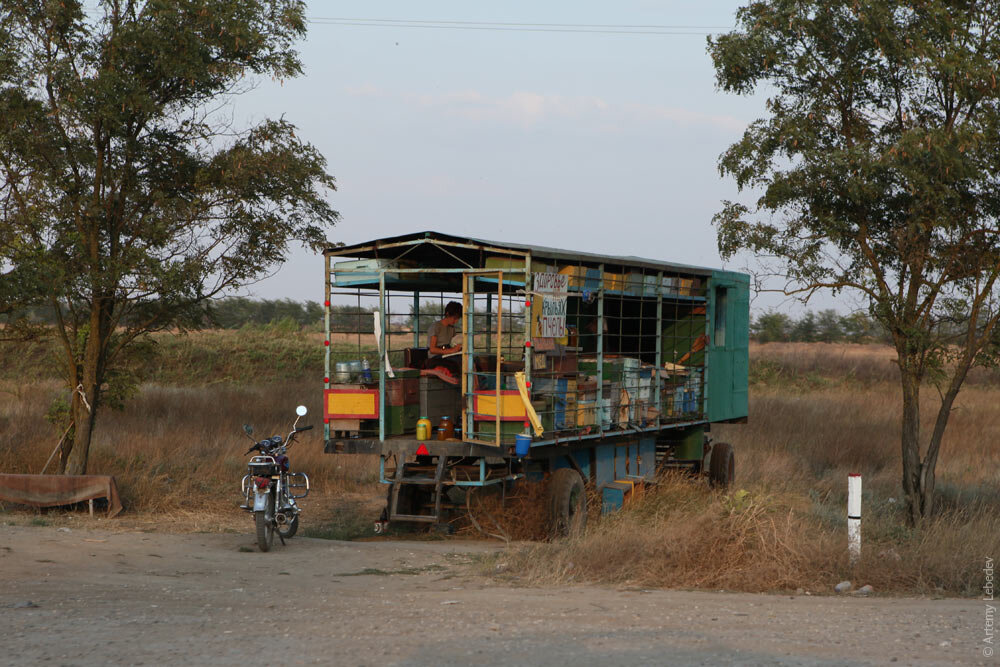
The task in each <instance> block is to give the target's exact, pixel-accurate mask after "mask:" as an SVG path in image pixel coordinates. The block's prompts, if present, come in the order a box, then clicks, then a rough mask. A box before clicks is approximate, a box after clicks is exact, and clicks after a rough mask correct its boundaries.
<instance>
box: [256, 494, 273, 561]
mask: <svg viewBox="0 0 1000 667" xmlns="http://www.w3.org/2000/svg"><path fill="white" fill-rule="evenodd" d="M268 504H270V503H268ZM253 518H254V522H255V523H256V524H257V546H258V547H260V550H261V551H270V550H271V545H272V544H274V519H270V520H269V519H268V518H267V512H254V513H253Z"/></svg>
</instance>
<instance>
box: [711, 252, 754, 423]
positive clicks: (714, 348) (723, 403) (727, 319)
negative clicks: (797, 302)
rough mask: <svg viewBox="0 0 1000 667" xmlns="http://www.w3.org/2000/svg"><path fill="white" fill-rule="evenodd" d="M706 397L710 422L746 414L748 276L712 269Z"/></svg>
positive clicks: (748, 348)
mask: <svg viewBox="0 0 1000 667" xmlns="http://www.w3.org/2000/svg"><path fill="white" fill-rule="evenodd" d="M707 299H708V336H709V342H708V357H707V359H706V369H705V373H706V374H707V376H708V377H707V379H706V384H707V392H706V399H707V401H708V407H707V414H708V420H709V421H711V422H719V421H728V420H734V419H741V418H744V417H746V416H747V414H748V405H747V385H748V383H749V369H750V358H749V357H750V277H749V276H747V275H746V274H744V273H731V272H728V271H715V272H713V273H712V277H711V278H710V279H709V281H708V293H707Z"/></svg>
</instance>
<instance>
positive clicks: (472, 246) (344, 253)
mask: <svg viewBox="0 0 1000 667" xmlns="http://www.w3.org/2000/svg"><path fill="white" fill-rule="evenodd" d="M424 243H434V244H440V245H446V246H451V247H453V248H465V249H467V250H485V251H487V252H493V253H497V254H502V255H515V256H518V257H522V256H524V255H529V254H530V253H529V252H527V251H524V250H513V249H509V248H497V247H496V246H491V245H482V244H478V243H459V242H457V241H445V240H444V239H433V238H422V239H412V240H410V241H396V242H395V243H379V244H376V245H366V246H360V247H357V248H346V249H344V250H337V249H327V250H324V251H323V254H324V255H330V256H334V257H352V256H353V255H351V253H357V252H368V251H371V250H384V249H386V248H402V247H406V246H410V245H413V246H415V245H421V244H424Z"/></svg>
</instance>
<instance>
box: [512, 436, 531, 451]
mask: <svg viewBox="0 0 1000 667" xmlns="http://www.w3.org/2000/svg"><path fill="white" fill-rule="evenodd" d="M530 449H531V436H530V435H525V434H524V433H518V434H517V435H516V436H515V439H514V453H515V454H517V455H518V456H519V457H524V456H527V455H528V450H530Z"/></svg>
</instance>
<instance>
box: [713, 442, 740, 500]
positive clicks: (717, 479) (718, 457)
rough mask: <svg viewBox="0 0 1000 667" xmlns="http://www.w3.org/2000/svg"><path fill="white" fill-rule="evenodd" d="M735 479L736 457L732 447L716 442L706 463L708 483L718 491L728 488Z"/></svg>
mask: <svg viewBox="0 0 1000 667" xmlns="http://www.w3.org/2000/svg"><path fill="white" fill-rule="evenodd" d="M735 477H736V455H735V454H734V453H733V446H732V445H730V444H729V443H728V442H716V443H715V444H713V445H712V454H711V458H710V459H709V462H708V481H709V483H710V484H711V485H712V486H716V487H719V488H720V489H726V488H729V486H730V485H731V484H732V483H733V479H734V478H735Z"/></svg>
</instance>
